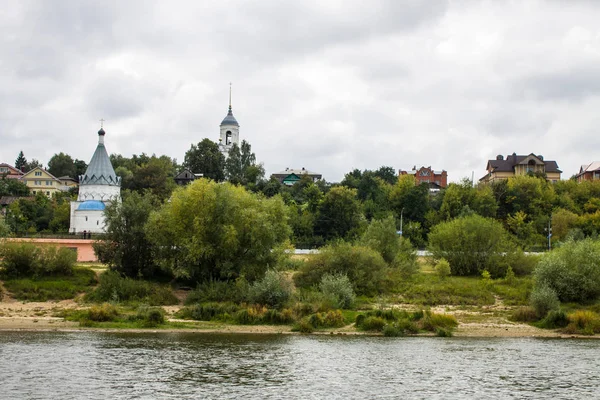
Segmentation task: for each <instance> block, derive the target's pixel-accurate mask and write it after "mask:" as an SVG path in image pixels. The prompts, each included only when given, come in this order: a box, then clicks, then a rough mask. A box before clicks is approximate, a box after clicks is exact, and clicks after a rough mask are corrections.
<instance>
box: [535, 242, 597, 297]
mask: <svg viewBox="0 0 600 400" xmlns="http://www.w3.org/2000/svg"><path fill="white" fill-rule="evenodd" d="M534 275H535V279H536V287H542V286H547V287H549V288H552V289H553V290H554V291H555V292H556V294H557V296H558V298H559V300H560V301H563V302H570V301H574V302H585V301H592V300H596V299H597V298H598V297H599V296H600V241H596V240H592V239H586V240H582V241H578V242H574V241H570V242H567V243H565V244H564V245H563V246H561V247H560V248H557V249H554V250H552V251H551V252H550V253H547V254H545V255H544V256H543V257H542V259H541V260H540V262H539V264H538V266H537V268H536V269H535V272H534Z"/></svg>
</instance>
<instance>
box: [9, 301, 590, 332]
mask: <svg viewBox="0 0 600 400" xmlns="http://www.w3.org/2000/svg"><path fill="white" fill-rule="evenodd" d="M82 308H85V307H84V306H81V305H80V304H78V303H77V302H75V301H73V300H64V301H59V302H20V301H16V300H13V299H5V301H2V302H0V331H2V330H11V331H14V330H25V331H99V332H119V331H123V332H138V331H139V332H149V331H151V332H197V333H240V334H243V333H252V334H260V333H262V334H294V332H291V328H290V327H289V326H274V325H225V324H220V323H211V322H191V321H182V320H177V319H174V318H173V317H172V316H173V314H174V313H175V312H176V311H178V310H179V308H180V307H179V306H169V307H164V308H165V311H166V312H167V315H168V316H171V318H169V321H172V322H185V323H186V327H182V328H168V329H147V330H146V329H144V330H132V329H105V328H83V327H79V324H78V323H77V322H72V321H65V320H64V318H61V317H59V316H57V315H58V314H59V313H60V312H61V311H62V310H65V309H82ZM434 311H436V312H447V313H449V314H452V315H454V316H455V317H456V318H457V320H458V321H459V326H458V328H457V329H456V331H455V334H454V336H456V337H539V338H561V337H562V338H570V337H576V336H574V335H564V334H561V333H559V332H556V331H551V330H546V329H539V328H536V327H533V326H531V325H527V324H522V323H514V322H511V321H509V320H507V319H506V318H504V317H502V316H498V315H497V314H490V313H489V311H490V310H489V309H484V310H481V309H477V310H473V311H470V310H469V309H464V308H461V309H455V308H453V307H436V309H435V310H434ZM474 320H475V321H474ZM332 333H333V334H340V335H364V334H365V333H364V332H357V331H356V330H354V328H353V327H352V326H347V327H343V328H339V329H331V330H327V331H326V332H319V334H332ZM585 337H589V336H585ZM594 337H596V338H600V336H599V335H597V336H594Z"/></svg>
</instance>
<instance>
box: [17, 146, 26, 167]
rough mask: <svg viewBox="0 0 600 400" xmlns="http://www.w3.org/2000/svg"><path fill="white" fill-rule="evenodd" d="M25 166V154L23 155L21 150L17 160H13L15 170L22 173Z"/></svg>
mask: <svg viewBox="0 0 600 400" xmlns="http://www.w3.org/2000/svg"><path fill="white" fill-rule="evenodd" d="M25 165H27V159H26V158H25V154H23V150H21V151H20V152H19V155H18V156H17V159H16V160H15V168H16V169H18V170H19V171H23V170H24V169H25Z"/></svg>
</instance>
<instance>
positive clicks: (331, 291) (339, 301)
mask: <svg viewBox="0 0 600 400" xmlns="http://www.w3.org/2000/svg"><path fill="white" fill-rule="evenodd" d="M319 289H320V290H321V292H322V293H323V294H324V295H325V296H328V297H330V298H333V299H334V303H335V304H334V308H346V309H349V308H352V305H353V304H354V300H356V295H355V294H354V290H353V289H352V284H351V283H350V280H349V279H348V276H346V275H343V274H335V275H331V274H325V275H323V278H321V283H320V284H319Z"/></svg>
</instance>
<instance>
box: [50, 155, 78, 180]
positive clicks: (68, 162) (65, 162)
mask: <svg viewBox="0 0 600 400" xmlns="http://www.w3.org/2000/svg"><path fill="white" fill-rule="evenodd" d="M48 172H50V173H51V174H52V175H54V176H56V177H57V178H58V177H61V176H69V177H71V178H75V176H76V171H75V163H74V162H73V158H71V156H70V155H68V154H65V153H63V152H60V153H58V154H55V155H53V156H52V158H50V161H48Z"/></svg>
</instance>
